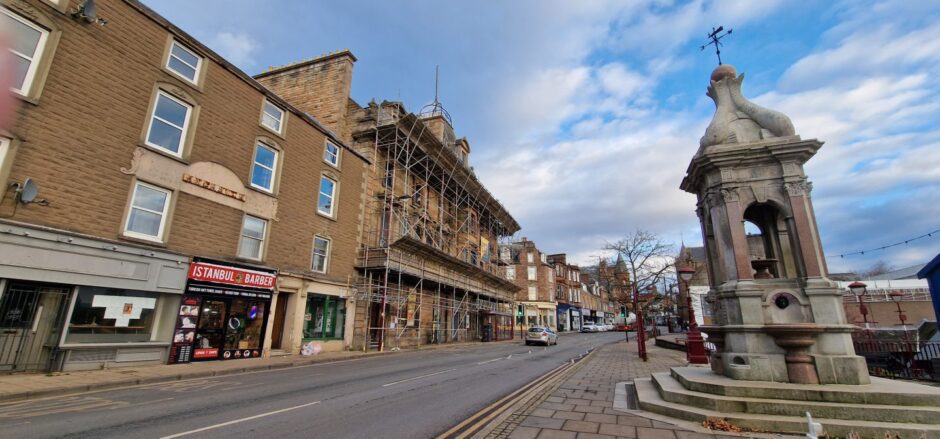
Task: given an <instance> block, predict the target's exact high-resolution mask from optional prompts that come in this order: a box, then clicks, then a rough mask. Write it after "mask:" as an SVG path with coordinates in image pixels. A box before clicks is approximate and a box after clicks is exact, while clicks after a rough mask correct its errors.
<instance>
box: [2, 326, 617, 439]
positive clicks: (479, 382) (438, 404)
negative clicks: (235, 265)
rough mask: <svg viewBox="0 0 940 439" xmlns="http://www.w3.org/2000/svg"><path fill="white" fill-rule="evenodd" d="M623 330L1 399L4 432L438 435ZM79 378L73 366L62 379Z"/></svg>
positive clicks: (208, 436)
mask: <svg viewBox="0 0 940 439" xmlns="http://www.w3.org/2000/svg"><path fill="white" fill-rule="evenodd" d="M622 337H623V335H622V334H619V333H600V334H565V335H562V336H561V337H560V340H559V343H558V345H557V346H548V347H546V346H525V345H523V343H522V342H521V341H519V340H516V341H515V342H505V343H502V342H499V343H485V344H484V343H474V344H465V345H442V346H441V347H440V348H436V349H420V350H413V351H412V350H409V351H402V352H401V353H397V354H394V353H390V354H373V355H369V356H367V358H362V357H359V358H351V359H348V360H346V361H343V362H329V363H323V362H322V361H320V362H319V364H318V363H317V362H314V363H313V364H309V365H300V366H296V367H290V368H281V369H274V370H263V369H262V370H260V371H257V372H245V373H233V374H228V375H225V376H214V377H201V378H190V379H183V380H178V381H177V380H172V381H170V382H162V383H157V384H143V385H132V386H125V387H121V388H116V389H106V390H93V391H90V392H84V393H78V394H70V395H50V396H46V397H42V398H35V399H28V400H21V401H14V402H5V401H4V402H0V438H2V437H10V438H22V439H31V438H35V439H44V438H62V437H69V438H75V439H77V438H95V439H112V438H113V439H119V438H128V437H133V438H186V439H188V438H190V437H192V438H200V439H212V438H219V439H223V438H224V439H234V438H242V437H244V438H255V437H259V435H260V436H264V437H313V436H315V437H330V438H346V437H350V438H371V437H382V438H427V437H435V436H437V435H438V434H440V433H441V432H443V431H445V430H448V429H450V428H451V427H453V426H454V425H455V424H456V423H458V422H460V421H461V420H465V419H468V418H469V417H471V416H473V415H474V414H476V413H479V412H480V411H481V410H483V409H485V408H487V407H489V406H491V405H492V404H493V403H494V401H498V400H501V399H504V398H506V397H507V396H509V395H510V394H513V393H515V392H517V391H518V390H519V389H524V388H526V387H527V386H534V385H538V383H541V382H542V381H541V377H544V376H547V375H550V374H553V373H556V371H560V370H568V369H570V368H571V367H572V365H574V364H580V363H581V361H577V359H579V358H584V357H585V356H586V353H587V352H590V351H591V350H592V349H595V348H596V347H597V346H601V345H605V344H609V343H612V342H618V341H620V340H622ZM340 354H341V353H336V354H321V355H323V357H320V356H318V357H319V358H317V359H318V360H319V359H325V358H324V357H327V356H331V357H333V358H331V359H336V356H337V355H340ZM286 360H287V359H281V358H275V359H270V360H266V361H258V362H257V364H258V365H262V366H267V365H273V363H275V362H283V361H286ZM250 361H254V360H232V361H229V362H227V363H229V364H236V363H240V364H241V365H244V367H248V363H246V362H250ZM582 361H583V360H582ZM223 363H226V362H214V363H213V364H210V363H203V364H199V365H195V366H197V367H196V368H198V369H201V370H200V372H202V373H208V372H210V370H209V369H207V368H209V367H211V368H215V367H220V366H217V365H219V364H221V366H224V364H223ZM291 363H293V361H289V362H287V363H284V364H291ZM179 367H180V366H170V370H173V369H176V370H179ZM230 367H231V366H230ZM185 368H189V366H185ZM140 369H143V370H140V371H138V374H140V373H144V372H146V373H149V374H154V375H155V374H156V371H159V370H166V369H167V367H164V366H156V367H150V368H140ZM236 371H237V369H236ZM112 372H113V371H103V372H98V375H97V376H98V377H101V376H102V375H101V374H102V373H105V374H110V373H112ZM225 372H232V371H231V370H226V371H225ZM75 375H80V374H71V375H70V376H75ZM68 377H69V376H60V377H49V378H50V379H53V380H59V379H64V378H68ZM32 378H38V377H32ZM161 378H162V377H161ZM171 378H175V377H171ZM135 379H142V377H140V376H135ZM533 393H536V392H533ZM538 394H539V395H540V394H541V393H538Z"/></svg>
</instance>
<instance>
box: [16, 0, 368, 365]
mask: <svg viewBox="0 0 940 439" xmlns="http://www.w3.org/2000/svg"><path fill="white" fill-rule="evenodd" d="M70 3H71V6H75V5H74V3H75V2H68V1H64V0H60V1H52V0H49V1H43V0H29V1H26V0H3V1H2V10H0V12H2V14H3V18H4V19H5V20H6V21H7V22H8V24H9V25H10V26H13V27H14V28H15V32H17V35H18V36H20V35H23V36H24V37H23V38H30V39H31V40H30V41H34V42H35V45H34V46H33V47H34V50H33V52H32V53H31V54H26V55H28V56H26V57H25V58H24V61H23V62H25V63H26V64H28V68H27V70H26V73H25V75H23V76H22V77H18V78H17V85H16V90H15V91H16V95H17V96H18V97H19V101H20V105H19V110H18V113H19V114H18V119H17V120H16V122H15V123H14V124H13V125H12V126H11V127H10V128H9V129H8V130H6V131H4V132H3V133H2V138H0V180H2V182H3V183H4V184H3V186H4V187H11V186H10V184H12V185H13V186H12V189H11V190H10V191H6V192H4V193H3V194H2V199H0V200H2V201H0V326H3V327H4V328H7V329H9V330H8V331H4V335H2V336H0V337H3V339H2V340H0V368H6V369H14V370H20V369H66V370H69V369H82V368H100V367H114V366H121V365H136V364H145V363H160V362H165V361H167V360H168V359H169V360H171V361H190V360H208V359H221V358H228V359H234V358H242V357H246V356H251V357H255V356H260V355H267V354H268V352H269V351H270V350H271V349H280V350H285V351H297V350H298V349H299V348H300V346H301V342H302V340H303V339H304V336H305V335H306V334H307V333H308V332H310V333H318V332H317V329H316V328H313V327H314V326H315V325H316V324H320V325H321V326H320V328H319V333H320V334H322V333H323V332H324V331H326V330H329V331H331V336H332V337H331V339H335V340H337V343H336V344H337V345H338V346H337V347H338V348H342V347H343V342H342V340H343V337H344V334H349V333H351V330H350V329H351V326H350V328H347V327H346V326H349V325H350V324H351V319H349V320H348V321H347V324H345V325H344V324H343V323H342V322H343V318H342V317H343V313H344V310H345V306H344V303H343V302H344V301H345V299H348V298H349V296H350V294H349V291H350V286H351V283H352V281H353V276H354V274H355V273H356V271H355V267H354V265H355V262H356V252H355V251H352V250H351V249H355V248H357V247H358V246H359V243H360V239H361V233H362V231H361V229H360V227H359V224H360V223H361V217H360V215H361V209H360V206H361V198H362V197H361V193H362V188H363V184H364V177H365V172H366V171H367V170H368V169H369V164H370V163H369V161H368V160H367V159H366V158H365V157H364V156H363V155H361V154H359V153H357V152H356V151H355V150H353V149H351V148H349V147H348V143H347V142H346V141H345V140H344V139H343V138H342V136H341V135H340V134H338V132H337V131H335V130H334V129H331V128H333V127H332V126H331V124H333V121H332V120H329V121H327V122H321V121H319V120H317V119H315V118H314V117H312V116H310V115H308V114H307V113H305V112H304V111H302V110H301V109H298V108H297V107H295V106H293V105H291V104H290V103H289V101H287V100H285V99H283V98H282V97H280V96H278V95H276V94H275V93H273V92H271V91H270V90H268V89H266V88H265V87H263V86H262V85H261V84H260V83H259V82H258V81H256V80H254V79H253V78H251V77H249V76H248V75H246V74H245V73H243V72H242V71H240V70H239V69H238V68H236V67H235V66H233V65H232V64H231V63H229V62H227V61H226V60H225V59H223V58H222V57H220V56H219V55H218V54H216V53H214V52H213V51H211V50H210V49H208V48H207V47H206V46H204V45H203V44H201V43H200V42H198V41H196V40H195V39H193V38H192V37H191V36H189V35H188V34H186V33H185V32H183V31H181V30H180V29H179V28H177V27H175V26H174V25H173V24H171V23H169V22H168V21H166V20H165V19H164V18H162V17H160V16H159V15H158V14H156V13H154V12H153V11H151V10H150V9H148V8H147V7H146V6H144V5H142V4H140V3H139V2H137V1H132V0H126V1H117V0H114V1H100V2H98V4H97V6H98V11H97V12H98V15H99V16H100V17H104V18H106V19H107V20H108V24H107V25H106V26H97V25H91V24H89V23H87V22H85V21H83V20H80V19H76V18H73V17H72V15H70V14H69V13H67V12H68V11H67V8H68V6H69V5H70ZM27 58H28V59H27ZM339 126H340V127H341V124H340V125H339ZM340 129H341V128H340ZM27 182H28V183H27ZM35 188H38V192H36V194H35V196H34V194H33V191H34V189H35ZM321 288H322V291H323V292H324V295H326V294H333V296H331V297H336V298H337V299H334V300H333V301H332V302H331V301H329V300H321V301H320V302H316V303H311V301H310V295H311V294H313V293H314V292H320V291H321ZM226 294H227V295H226ZM330 304H332V305H330ZM311 306H312V307H313V308H312V309H311ZM329 306H332V308H328V307H329ZM209 308H211V310H212V312H211V314H212V315H211V316H210V315H208V314H205V315H204V314H203V312H201V311H200V309H209ZM318 310H319V311H318ZM318 313H319V314H318ZM327 326H328V328H327ZM34 328H35V329H34ZM30 329H34V330H32V331H30ZM187 346H188V348H187Z"/></svg>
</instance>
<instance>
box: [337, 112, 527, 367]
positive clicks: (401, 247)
mask: <svg viewBox="0 0 940 439" xmlns="http://www.w3.org/2000/svg"><path fill="white" fill-rule="evenodd" d="M349 117H350V122H351V123H353V124H354V125H353V126H351V127H350V128H351V132H352V137H353V142H354V148H355V149H356V150H358V151H359V152H360V153H361V154H364V155H365V156H367V157H369V158H370V159H371V160H372V172H370V173H369V178H368V179H367V183H366V184H367V188H366V191H365V194H366V195H365V197H366V198H365V201H364V208H363V234H364V236H363V244H362V246H361V248H360V250H359V259H358V266H359V267H360V269H361V278H360V281H359V283H358V284H357V285H356V290H357V292H358V297H357V306H356V311H355V330H354V340H353V346H354V347H355V348H365V349H379V350H382V349H389V348H396V347H412V346H417V345H421V344H426V343H445V342H453V341H463V340H479V339H481V338H482V339H484V340H502V339H506V338H510V337H512V332H513V321H512V310H513V309H512V308H513V302H514V301H515V293H516V291H517V290H518V289H519V287H517V286H516V285H515V284H514V283H513V282H512V281H509V280H507V279H506V278H505V273H504V268H503V267H501V266H500V263H499V258H498V248H499V241H500V239H501V238H508V237H509V236H511V235H512V234H514V233H516V232H517V231H518V230H519V225H518V224H517V223H516V221H515V219H513V217H512V216H510V214H509V212H507V211H506V209H505V208H504V207H503V206H502V205H501V204H500V203H499V202H498V201H497V200H496V199H495V198H494V197H493V195H492V194H490V192H489V191H487V190H486V188H485V187H484V186H483V184H482V183H481V182H480V180H479V179H477V177H476V175H475V174H474V172H473V169H472V168H471V167H470V165H469V157H470V145H469V143H468V142H467V140H466V139H458V138H456V136H455V135H454V129H453V126H452V125H451V121H450V117H449V115H448V114H447V112H446V111H444V109H443V108H442V107H441V106H440V104H439V103H437V102H436V101H435V103H434V104H432V105H430V106H428V107H426V108H425V111H424V112H422V113H421V114H415V113H410V112H408V111H407V110H405V108H404V106H403V105H402V104H401V103H398V102H383V103H381V104H376V103H375V102H372V103H370V104H369V105H368V106H366V107H365V108H358V109H355V110H354V111H352V112H351V113H350V115H349Z"/></svg>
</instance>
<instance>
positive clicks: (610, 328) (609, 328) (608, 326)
mask: <svg viewBox="0 0 940 439" xmlns="http://www.w3.org/2000/svg"><path fill="white" fill-rule="evenodd" d="M604 327H605V328H607V330H608V331H613V330H614V325H613V324H611V323H606V324H604Z"/></svg>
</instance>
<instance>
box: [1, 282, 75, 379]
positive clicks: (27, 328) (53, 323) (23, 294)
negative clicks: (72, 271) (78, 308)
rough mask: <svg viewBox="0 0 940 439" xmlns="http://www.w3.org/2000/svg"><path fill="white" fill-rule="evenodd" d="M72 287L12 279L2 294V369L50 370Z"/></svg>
mask: <svg viewBox="0 0 940 439" xmlns="http://www.w3.org/2000/svg"><path fill="white" fill-rule="evenodd" d="M68 293H69V288H67V287H60V286H48V285H41V284H34V283H16V282H11V283H10V284H9V286H8V287H7V289H6V291H4V292H3V296H0V370H16V371H20V370H49V369H50V368H51V365H52V364H51V363H52V360H53V359H54V355H53V354H54V353H55V352H56V346H58V342H59V340H58V338H59V328H60V326H61V325H62V320H63V319H64V314H65V308H66V307H65V304H66V302H67V301H68Z"/></svg>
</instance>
